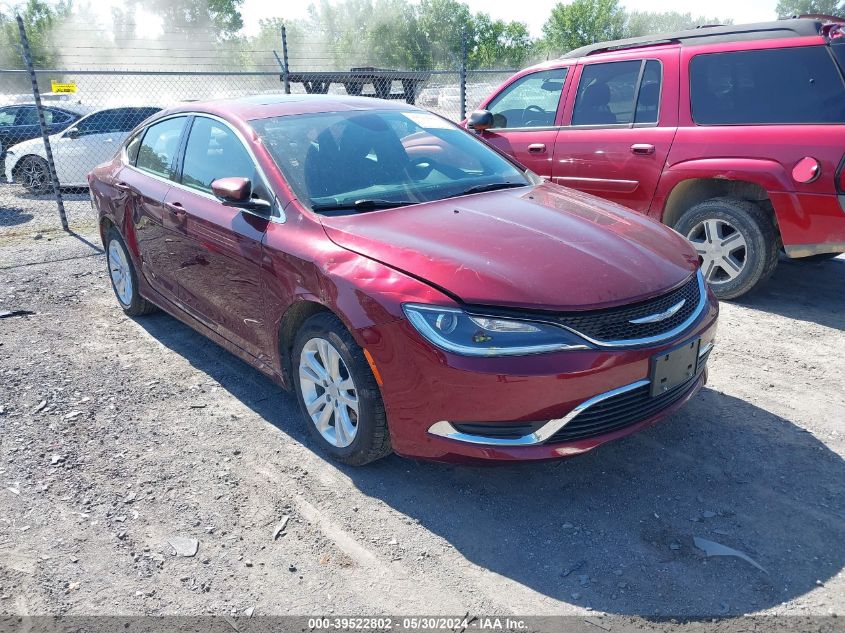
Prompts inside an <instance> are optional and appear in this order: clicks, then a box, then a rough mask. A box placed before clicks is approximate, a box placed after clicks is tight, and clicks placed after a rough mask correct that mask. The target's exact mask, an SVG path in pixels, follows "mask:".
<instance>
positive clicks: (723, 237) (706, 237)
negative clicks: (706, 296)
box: [687, 218, 748, 284]
mask: <svg viewBox="0 0 845 633" xmlns="http://www.w3.org/2000/svg"><path fill="white" fill-rule="evenodd" d="M687 239H688V240H689V241H690V242H692V245H693V246H694V247H695V250H696V251H697V252H698V256H699V258H700V260H701V269H702V271H703V273H704V278H705V279H706V280H707V282H708V283H710V284H720V283H726V282H729V281H732V280H734V279H736V278H737V277H738V276H739V274H740V273H742V271H743V269H744V268H745V264H746V261H747V258H748V245H747V244H746V242H745V238H744V237H743V235H742V233H740V232H739V230H738V229H737V228H736V227H735V226H734V225H733V224H731V223H730V222H727V221H725V220H721V219H716V218H709V219H707V220H703V221H702V222H699V223H698V224H696V225H695V226H694V227H693V228H692V230H691V231H690V232H689V233H688V234H687Z"/></svg>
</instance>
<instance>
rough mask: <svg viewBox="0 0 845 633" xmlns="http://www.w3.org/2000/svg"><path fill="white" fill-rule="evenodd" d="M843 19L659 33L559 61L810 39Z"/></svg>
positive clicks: (572, 54)
mask: <svg viewBox="0 0 845 633" xmlns="http://www.w3.org/2000/svg"><path fill="white" fill-rule="evenodd" d="M839 20H841V18H828V16H820V15H819V16H815V15H814V16H811V17H810V16H808V17H804V16H801V17H798V18H788V19H786V20H777V21H774V22H756V23H754V24H728V25H715V26H701V27H697V28H692V29H688V30H686V31H677V32H674V33H660V34H656V35H646V36H644V37H631V38H628V39H624V40H614V41H611V42H597V43H595V44H588V45H587V46H582V47H580V48H576V49H574V50H571V51H569V52H568V53H566V54H565V55H563V56H562V57H561V58H560V59H573V58H576V57H587V56H588V55H596V54H598V53H606V52H608V51H616V50H622V49H626V48H640V47H643V46H657V45H660V44H681V45H685V46H694V45H696V44H713V43H717V42H738V41H743V40H767V39H776V38H786V37H807V36H813V35H819V34H821V29H822V27H823V26H824V25H825V23H828V22H831V21H839Z"/></svg>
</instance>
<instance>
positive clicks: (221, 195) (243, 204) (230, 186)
mask: <svg viewBox="0 0 845 633" xmlns="http://www.w3.org/2000/svg"><path fill="white" fill-rule="evenodd" d="M211 192H212V193H213V194H214V195H215V196H216V197H217V199H218V200H220V201H221V202H222V203H223V204H224V205H226V206H229V207H238V208H240V209H249V210H250V211H258V212H264V213H269V211H270V208H271V205H270V203H269V202H267V201H266V200H261V199H259V198H253V197H252V181H251V180H250V179H249V178H238V177H230V178H218V179H217V180H215V181H214V182H212V183H211Z"/></svg>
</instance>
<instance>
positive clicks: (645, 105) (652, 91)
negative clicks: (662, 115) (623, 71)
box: [634, 59, 663, 123]
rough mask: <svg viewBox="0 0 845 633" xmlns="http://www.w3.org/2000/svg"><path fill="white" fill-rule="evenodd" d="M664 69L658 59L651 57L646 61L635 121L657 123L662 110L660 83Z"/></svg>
mask: <svg viewBox="0 0 845 633" xmlns="http://www.w3.org/2000/svg"><path fill="white" fill-rule="evenodd" d="M662 74H663V69H662V67H661V66H660V62H659V61H657V60H656V59H649V60H647V61H646V63H645V69H644V70H643V76H642V79H641V80H640V91H639V94H638V95H637V109H636V113H635V114H634V123H657V119H658V114H659V110H660V85H661V80H662V78H663V77H662Z"/></svg>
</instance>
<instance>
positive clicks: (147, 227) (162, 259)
mask: <svg viewBox="0 0 845 633" xmlns="http://www.w3.org/2000/svg"><path fill="white" fill-rule="evenodd" d="M186 122H187V117H186V116H177V117H170V118H167V119H163V120H161V121H159V122H157V123H154V124H153V125H151V126H149V127H148V128H147V129H146V130H142V131H141V132H140V133H138V134H137V135H136V137H135V138H133V139H132V141H131V142H130V143H129V144H128V145H127V161H128V163H129V164H128V165H127V166H126V167H124V168H123V169H122V170H121V172H120V181H119V182H118V186H119V187H120V189H121V190H123V191H124V192H126V196H127V202H128V204H129V205H130V208H131V209H132V224H133V226H134V228H135V230H134V232H133V234H134V237H135V240H136V242H137V244H136V246H137V248H138V252H139V253H140V257H141V274H142V275H143V276H144V278H145V279H146V280H147V282H148V283H149V284H150V286H152V288H153V289H154V290H155V291H156V292H158V293H159V294H160V295H162V296H163V297H165V298H166V299H168V300H169V301H171V302H173V303H178V302H179V290H178V284H177V282H176V271H175V270H174V266H175V265H176V257H177V255H178V254H179V252H180V250H181V234H182V224H183V223H184V218H183V217H180V214H179V213H177V212H176V210H173V209H171V208H169V207H168V206H167V204H166V203H165V198H166V196H167V192H168V191H169V190H170V188H171V185H172V182H173V181H172V179H173V177H174V175H175V173H176V160H177V158H178V155H179V146H180V143H181V141H182V135H183V132H184V129H185V124H186Z"/></svg>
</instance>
